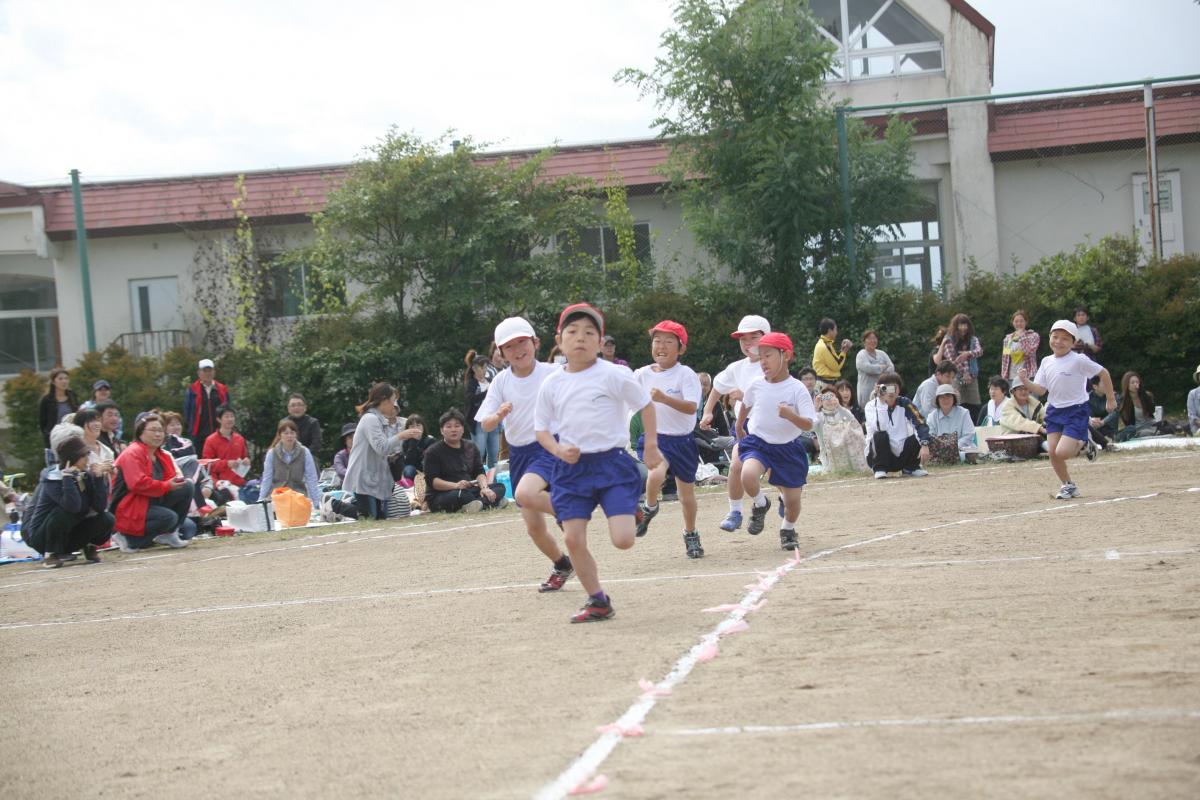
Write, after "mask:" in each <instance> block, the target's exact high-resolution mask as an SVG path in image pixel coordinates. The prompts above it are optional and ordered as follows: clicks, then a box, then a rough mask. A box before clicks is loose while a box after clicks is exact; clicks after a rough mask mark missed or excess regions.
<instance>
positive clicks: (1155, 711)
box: [651, 708, 1200, 736]
mask: <svg viewBox="0 0 1200 800" xmlns="http://www.w3.org/2000/svg"><path fill="white" fill-rule="evenodd" d="M1179 719H1182V720H1197V721H1200V710H1194V709H1184V708H1134V709H1122V710H1114V711H1096V712H1082V713H1073V714H1035V715H1025V714H1002V715H996V716H988V717H915V718H912V719H864V720H835V721H830V722H803V723H799V724H795V725H732V726H726V727H718V728H677V729H674V730H663V731H655V732H654V733H653V734H651V735H654V736H737V735H740V734H745V733H749V734H768V735H777V734H784V733H809V732H821V731H843V730H854V729H856V728H932V727H943V726H949V727H971V726H980V725H1063V724H1067V725H1077V724H1087V723H1093V722H1160V721H1164V720H1179Z"/></svg>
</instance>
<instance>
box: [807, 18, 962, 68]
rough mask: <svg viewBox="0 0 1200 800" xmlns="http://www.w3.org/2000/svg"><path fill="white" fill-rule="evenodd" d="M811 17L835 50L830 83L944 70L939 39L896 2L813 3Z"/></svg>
mask: <svg viewBox="0 0 1200 800" xmlns="http://www.w3.org/2000/svg"><path fill="white" fill-rule="evenodd" d="M811 8H812V13H813V15H814V16H815V17H816V18H817V21H818V22H819V23H820V24H821V28H822V30H823V31H824V32H825V36H826V37H827V38H828V39H829V40H830V41H831V42H832V43H833V44H834V45H836V46H837V56H836V61H835V63H834V67H833V69H832V71H831V74H830V75H829V76H828V77H827V79H828V80H831V81H847V80H852V81H856V80H864V79H866V78H882V77H891V76H895V75H909V74H912V73H917V72H936V71H940V70H941V69H942V42H941V40H940V39H939V38H938V35H937V33H935V32H934V31H933V30H931V29H930V28H929V27H928V26H927V25H926V24H925V23H923V22H921V21H920V20H919V19H917V18H916V17H915V16H914V15H913V14H912V12H910V11H909V10H908V9H907V8H905V7H904V6H903V5H901V4H900V3H899V2H897V1H896V0H812V4H811Z"/></svg>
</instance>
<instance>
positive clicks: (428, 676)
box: [0, 453, 1200, 798]
mask: <svg viewBox="0 0 1200 800" xmlns="http://www.w3.org/2000/svg"><path fill="white" fill-rule="evenodd" d="M1076 475H1077V482H1078V483H1079V484H1080V486H1081V488H1082V490H1083V491H1084V493H1085V495H1086V496H1085V497H1084V498H1083V499H1082V500H1080V501H1075V502H1073V503H1056V502H1055V501H1052V500H1050V494H1051V491H1052V490H1053V489H1054V488H1056V487H1055V485H1054V481H1053V478H1052V476H1051V474H1050V472H1049V471H1048V467H1047V466H1046V465H1045V464H1044V463H1042V464H1034V463H1028V464H1016V465H1007V466H999V467H975V468H961V469H953V470H940V471H936V472H935V473H934V475H933V476H931V477H930V478H928V479H924V480H917V479H907V480H895V479H893V480H888V481H879V482H876V481H871V480H864V479H852V480H840V481H834V480H826V481H821V482H818V483H814V485H812V486H810V487H809V489H808V490H807V491H806V495H805V507H804V512H803V514H802V516H801V522H800V528H801V533H802V536H801V541H802V542H803V549H802V551H801V554H802V556H803V557H804V561H803V563H801V564H799V565H796V566H795V567H794V568H793V569H791V571H789V572H787V574H785V575H784V576H783V577H781V578H780V579H779V581H778V583H776V584H775V585H774V587H773V588H772V589H771V590H770V591H769V592H768V593H767V594H766V595H765V597H766V598H767V601H768V602H767V604H766V605H765V606H764V607H762V609H761V610H759V611H757V612H755V613H753V614H750V615H749V616H748V617H747V620H748V621H749V623H750V628H749V630H747V631H745V632H743V633H738V634H735V635H731V636H728V637H726V638H725V639H723V640H722V643H721V649H720V655H719V656H718V657H717V658H715V659H714V660H712V661H709V662H707V663H702V664H698V665H696V666H695V668H694V669H693V670H692V671H691V672H690V673H689V674H688V675H687V676H686V678H685V679H684V680H681V681H680V682H679V683H678V684H677V685H676V686H675V687H674V690H673V693H672V694H671V695H670V696H667V697H663V698H661V699H659V700H658V701H657V703H656V704H655V705H654V706H653V708H651V709H650V710H649V712H648V713H647V715H646V717H645V720H644V722H643V725H644V729H645V736H643V737H638V738H626V739H623V740H621V741H620V742H619V743H618V744H617V746H616V748H615V750H613V752H612V753H611V755H609V756H608V757H607V759H606V760H604V761H603V763H602V764H601V765H600V766H599V768H598V770H597V771H598V772H599V773H603V774H604V775H605V776H607V778H608V780H609V786H608V789H607V790H606V791H605V792H603V793H602V794H601V795H598V796H602V797H620V798H659V797H662V798H667V797H689V798H708V797H714V798H715V797H739V796H756V797H769V798H774V797H780V798H782V797H798V796H813V797H880V798H883V797H888V798H891V797H966V796H970V797H1014V796H1020V797H1083V796H1086V797H1113V798H1118V797H1120V798H1125V797H1135V796H1136V797H1139V798H1154V797H1196V796H1200V558H1198V556H1200V525H1198V524H1197V520H1198V518H1200V491H1190V492H1189V491H1188V490H1189V489H1195V488H1200V454H1196V453H1150V454H1146V453H1142V454H1138V455H1125V456H1122V455H1111V456H1106V457H1102V458H1101V459H1100V461H1098V462H1097V463H1095V464H1085V463H1082V462H1080V463H1079V464H1078V466H1077V467H1076ZM1147 495H1149V496H1147ZM1135 497H1136V498H1137V499H1128V500H1122V501H1119V502H1098V501H1108V500H1113V499H1114V498H1135ZM725 509H726V504H725V501H724V495H723V493H719V492H718V493H709V494H706V495H704V496H703V497H702V499H701V505H700V522H701V526H700V527H701V532H702V536H703V539H704V546H705V548H706V549H707V551H708V555H707V557H706V558H704V559H702V560H699V561H690V560H688V559H687V558H685V557H684V552H683V545H682V542H681V540H680V536H679V532H680V529H681V517H680V513H679V507H678V505H677V504H668V505H667V506H665V507H664V511H663V513H662V514H661V515H660V516H659V517H658V518H657V519H656V520H655V522H654V524H653V526H652V527H651V530H650V533H649V535H648V536H647V537H646V538H645V539H643V540H639V542H638V543H637V546H636V547H635V548H634V549H633V550H631V551H628V552H618V551H616V550H615V549H614V548H612V546H611V545H609V544H608V543H607V541H606V539H607V537H606V535H604V534H602V533H601V531H602V528H601V527H600V525H599V523H598V522H594V523H593V526H592V531H593V537H592V539H593V550H594V552H596V553H597V557H598V559H599V561H600V569H601V576H602V577H603V578H604V580H605V586H606V589H607V590H608V591H609V593H610V594H611V595H612V597H613V600H614V604H615V606H616V608H617V612H618V613H617V616H616V618H615V619H614V620H612V621H611V622H607V623H603V624H595V625H584V626H578V625H569V624H567V618H568V616H569V615H570V613H571V612H573V611H574V610H575V609H576V608H577V607H578V606H579V605H580V604H581V603H582V599H583V595H582V592H581V590H580V588H579V586H578V584H577V583H576V582H575V581H572V582H571V583H570V584H569V585H568V588H567V589H566V590H564V591H563V592H561V593H558V594H550V595H540V594H538V593H537V592H536V585H537V583H539V582H540V581H541V580H542V579H543V578H545V576H546V574H547V572H548V564H547V563H546V562H545V560H544V559H543V558H542V557H541V556H540V554H539V553H538V552H537V551H536V550H535V549H534V548H533V547H532V545H531V544H530V543H529V542H528V539H527V538H526V537H525V534H524V529H523V526H522V525H521V522H520V518H519V517H518V516H517V515H516V513H515V512H514V511H504V512H498V513H494V514H492V515H486V514H485V515H475V516H462V515H457V516H454V517H449V516H440V515H435V516H426V517H420V518H417V519H414V520H410V521H400V522H398V523H394V524H387V525H384V524H375V525H369V524H366V523H364V524H360V525H355V526H342V527H338V528H337V529H335V530H334V531H333V532H330V533H326V531H329V529H324V530H322V531H308V532H290V533H287V534H260V535H251V536H244V537H238V538H236V539H234V540H209V541H205V542H199V543H196V544H195V545H194V546H192V547H190V548H188V549H187V550H183V551H177V552H169V551H160V550H159V549H158V548H156V549H155V550H153V551H150V552H148V553H146V554H144V555H136V556H122V555H119V554H106V556H107V557H106V560H105V563H104V564H102V565H99V566H90V567H89V566H83V565H78V566H77V565H70V566H68V567H66V568H63V569H60V570H56V571H53V572H49V571H43V570H38V569H31V568H30V566H29V565H20V564H18V565H9V566H7V567H0V670H2V674H3V675H5V677H6V688H5V690H4V692H3V696H2V697H0V718H2V719H3V720H4V732H5V735H4V736H3V737H0V796H3V797H5V798H24V797H38V798H42V797H116V798H127V797H153V798H175V797H180V798H183V797H195V796H198V795H204V796H209V797H252V798H253V797H280V796H288V797H314V798H316V797H378V796H388V797H396V796H399V797H422V798H426V797H429V798H443V797H444V798H457V797H484V798H509V797H530V796H533V795H536V794H538V793H539V792H540V791H542V790H544V789H547V787H550V786H551V784H552V783H553V782H554V781H555V780H556V779H557V778H559V776H560V775H561V774H562V773H563V772H564V771H565V770H567V769H568V768H569V767H570V766H571V765H572V763H573V762H574V761H575V759H576V757H577V756H579V754H580V753H582V752H584V751H585V750H586V749H587V748H588V747H589V746H590V745H592V744H593V743H594V742H596V741H597V740H598V739H599V738H601V737H600V734H598V733H597V731H596V727H597V726H599V725H603V724H606V723H610V722H612V721H614V720H616V719H617V718H618V717H620V716H621V715H622V714H624V713H625V712H626V710H627V709H629V708H630V707H631V706H632V705H633V704H634V703H636V702H637V700H638V696H639V694H640V693H641V690H640V689H639V688H638V680H639V679H640V678H648V679H650V680H652V681H660V680H662V679H663V678H664V676H666V675H667V674H668V673H669V672H670V671H671V670H672V668H673V667H674V666H675V665H676V664H677V663H678V662H679V661H680V659H681V658H683V657H684V656H685V654H686V653H687V652H688V650H689V648H692V647H693V645H695V644H696V643H697V642H698V641H699V640H700V638H701V637H702V636H704V635H705V634H707V633H709V632H710V631H712V630H713V629H714V626H716V625H717V624H718V623H719V622H720V621H721V619H722V618H723V617H724V615H723V614H721V613H715V614H714V613H704V612H703V611H702V609H705V608H707V607H711V606H716V605H719V604H727V603H737V602H739V601H740V600H741V599H742V598H743V597H744V596H745V595H746V594H747V589H746V588H745V587H746V586H747V585H752V584H755V583H756V582H757V581H758V579H759V576H758V575H757V574H756V571H759V570H773V569H776V568H777V567H779V566H781V565H783V564H785V563H786V562H787V560H788V554H786V553H784V552H783V551H781V550H780V549H779V544H778V538H777V533H776V531H777V524H778V520H777V518H776V517H774V515H772V516H771V517H769V518H768V520H769V521H768V526H767V530H766V532H765V533H764V534H763V535H762V536H759V537H751V536H748V535H747V534H746V533H745V531H744V530H743V531H739V532H737V533H733V534H725V533H723V532H721V531H719V530H717V528H716V523H717V522H718V521H719V520H720V519H721V517H722V516H723V515H724V512H725ZM314 534H319V535H314ZM889 534H897V535H894V536H890V538H883V537H888V535H889ZM872 539H877V541H870V540H872ZM835 548H842V549H835ZM831 550H832V552H830V551H831ZM554 794H555V793H554V792H553V791H548V792H547V794H546V795H545V796H554Z"/></svg>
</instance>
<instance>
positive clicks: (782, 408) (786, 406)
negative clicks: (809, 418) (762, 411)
mask: <svg viewBox="0 0 1200 800" xmlns="http://www.w3.org/2000/svg"><path fill="white" fill-rule="evenodd" d="M777 411H778V412H779V416H780V417H781V418H783V419H786V420H790V419H791V418H792V406H791V404H790V403H787V402H783V403H780V404H779V408H778V409H777Z"/></svg>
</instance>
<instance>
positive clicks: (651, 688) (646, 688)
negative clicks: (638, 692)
mask: <svg viewBox="0 0 1200 800" xmlns="http://www.w3.org/2000/svg"><path fill="white" fill-rule="evenodd" d="M638 686H639V687H641V689H642V697H666V696H667V695H669V694H670V693H671V690H670V689H660V688H659V687H657V686H655V685H654V684H653V683H651V682H650V681H648V680H646V679H645V678H642V679H641V680H640V681H638Z"/></svg>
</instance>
